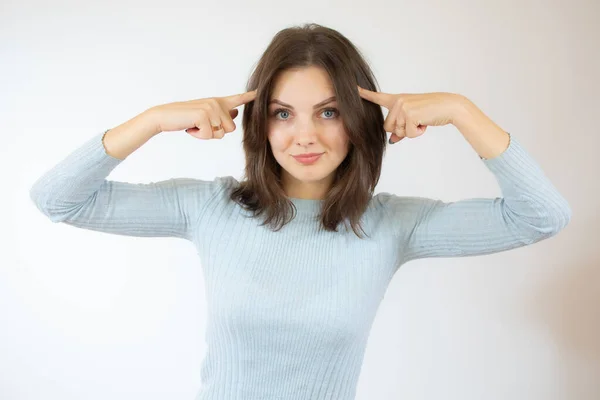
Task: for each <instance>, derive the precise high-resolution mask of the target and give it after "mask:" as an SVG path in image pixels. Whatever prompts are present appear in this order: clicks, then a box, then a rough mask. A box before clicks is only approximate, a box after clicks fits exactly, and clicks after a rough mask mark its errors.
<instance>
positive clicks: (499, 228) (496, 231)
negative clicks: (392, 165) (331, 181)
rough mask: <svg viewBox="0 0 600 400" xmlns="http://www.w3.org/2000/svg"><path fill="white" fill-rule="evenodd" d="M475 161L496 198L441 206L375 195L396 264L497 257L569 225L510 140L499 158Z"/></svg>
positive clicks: (552, 192) (558, 200)
mask: <svg viewBox="0 0 600 400" xmlns="http://www.w3.org/2000/svg"><path fill="white" fill-rule="evenodd" d="M481 162H483V163H484V164H485V165H486V166H487V168H488V169H489V170H490V171H491V172H492V173H493V174H494V176H495V178H496V180H497V182H498V184H499V186H500V189H501V192H502V197H499V198H474V199H464V200H459V201H455V202H443V201H441V200H436V199H430V198H423V197H401V196H396V195H393V194H389V193H381V194H380V196H379V197H380V201H381V203H382V204H383V205H384V207H385V208H386V211H387V213H388V215H389V216H390V219H391V222H390V223H391V224H393V227H392V230H393V231H394V232H395V234H396V235H397V238H398V240H399V243H400V245H399V252H400V254H399V260H401V262H400V263H405V262H408V261H410V260H414V259H418V258H425V257H457V256H475V255H483V254H491V253H497V252H500V251H505V250H509V249H513V248H516V247H521V246H525V245H529V244H532V243H536V242H538V241H540V240H543V239H546V238H549V237H551V236H554V235H555V234H556V233H558V232H559V231H560V230H562V229H563V228H564V227H565V226H566V225H567V224H568V223H569V221H570V219H571V208H570V206H569V204H568V203H567V201H566V200H565V198H564V197H563V196H561V194H560V193H559V192H558V191H557V189H556V188H555V187H554V185H553V184H552V183H551V182H550V181H549V180H548V178H547V177H546V176H545V175H544V173H543V171H542V169H541V168H540V166H539V165H538V164H537V163H536V161H535V160H534V159H533V158H532V157H531V156H530V155H529V154H528V153H527V151H526V150H525V149H524V148H523V147H522V146H521V145H520V143H519V142H518V140H516V139H515V138H514V136H512V135H511V138H510V142H509V146H508V148H507V149H506V150H505V151H504V152H503V153H502V154H500V155H499V156H497V157H494V158H492V159H483V158H482V159H481Z"/></svg>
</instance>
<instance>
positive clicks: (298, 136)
mask: <svg viewBox="0 0 600 400" xmlns="http://www.w3.org/2000/svg"><path fill="white" fill-rule="evenodd" d="M316 136H317V127H316V126H315V123H314V122H313V121H312V120H311V119H309V120H308V121H300V122H298V123H297V125H296V129H295V131H294V140H295V142H296V144H297V145H299V146H309V145H312V144H314V143H315V142H316Z"/></svg>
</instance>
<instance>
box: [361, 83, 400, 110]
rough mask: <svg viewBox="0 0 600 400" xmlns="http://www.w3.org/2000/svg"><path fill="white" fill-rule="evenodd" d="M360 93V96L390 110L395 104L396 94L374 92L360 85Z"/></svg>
mask: <svg viewBox="0 0 600 400" xmlns="http://www.w3.org/2000/svg"><path fill="white" fill-rule="evenodd" d="M358 93H359V94H360V97H362V98H363V99H365V100H369V101H370V102H372V103H375V104H379V105H380V106H382V107H385V108H387V109H388V110H389V109H391V108H392V107H393V106H394V95H393V94H389V93H383V92H373V91H371V90H368V89H363V88H361V87H360V86H359V87H358Z"/></svg>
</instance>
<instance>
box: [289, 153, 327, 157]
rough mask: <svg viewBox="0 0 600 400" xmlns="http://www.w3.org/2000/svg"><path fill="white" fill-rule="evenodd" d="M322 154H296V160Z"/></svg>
mask: <svg viewBox="0 0 600 400" xmlns="http://www.w3.org/2000/svg"><path fill="white" fill-rule="evenodd" d="M321 154H323V153H306V154H298V155H296V156H293V157H296V158H311V157H315V156H320V155H321Z"/></svg>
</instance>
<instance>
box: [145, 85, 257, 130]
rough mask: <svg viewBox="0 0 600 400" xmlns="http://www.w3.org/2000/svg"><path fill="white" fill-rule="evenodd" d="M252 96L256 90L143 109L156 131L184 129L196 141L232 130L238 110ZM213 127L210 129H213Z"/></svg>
mask: <svg viewBox="0 0 600 400" xmlns="http://www.w3.org/2000/svg"><path fill="white" fill-rule="evenodd" d="M255 97H256V90H253V91H250V92H246V93H241V94H235V95H232V96H227V97H210V98H206V99H199V100H190V101H181V102H175V103H168V104H163V105H159V106H154V107H152V108H150V109H148V110H147V114H148V115H150V116H151V117H152V119H153V121H154V123H155V124H156V129H157V130H158V132H171V131H181V130H184V129H185V131H186V132H187V133H189V134H190V135H192V136H194V137H196V138H198V139H221V138H223V136H225V134H226V133H229V132H233V131H234V130H235V128H236V125H235V123H234V122H233V118H235V117H237V115H238V110H236V109H235V108H236V107H239V106H241V105H243V104H246V103H249V102H251V101H253V100H254V98H255ZM213 127H214V128H213Z"/></svg>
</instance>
